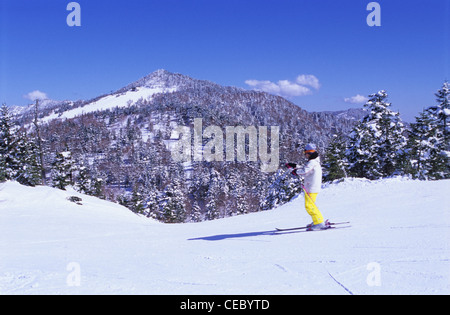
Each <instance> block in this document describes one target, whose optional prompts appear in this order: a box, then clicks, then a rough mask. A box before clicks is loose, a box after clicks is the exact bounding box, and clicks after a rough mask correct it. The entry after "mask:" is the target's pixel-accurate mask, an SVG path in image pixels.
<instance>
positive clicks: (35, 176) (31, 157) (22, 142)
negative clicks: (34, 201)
mask: <svg viewBox="0 0 450 315" xmlns="http://www.w3.org/2000/svg"><path fill="white" fill-rule="evenodd" d="M13 155H14V156H15V158H16V160H17V164H16V169H15V175H14V178H15V179H16V180H17V181H18V182H19V183H21V184H22V185H27V186H36V185H39V184H41V182H42V178H41V168H42V167H41V165H40V162H39V152H38V148H37V145H36V144H35V143H34V141H33V140H31V139H29V138H28V137H27V135H26V134H25V133H21V134H20V133H19V134H18V136H17V138H16V141H15V145H14V149H13Z"/></svg>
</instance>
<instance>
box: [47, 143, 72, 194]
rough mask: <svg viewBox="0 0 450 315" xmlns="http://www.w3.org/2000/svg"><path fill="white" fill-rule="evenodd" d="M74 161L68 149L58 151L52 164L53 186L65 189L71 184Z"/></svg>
mask: <svg viewBox="0 0 450 315" xmlns="http://www.w3.org/2000/svg"><path fill="white" fill-rule="evenodd" d="M73 171H74V161H73V160H72V153H71V152H70V151H64V152H58V153H57V154H56V158H55V160H54V162H53V164H52V182H53V187H55V188H59V189H62V190H65V189H66V187H67V186H69V185H72V184H73V181H72V180H73V177H72V176H73Z"/></svg>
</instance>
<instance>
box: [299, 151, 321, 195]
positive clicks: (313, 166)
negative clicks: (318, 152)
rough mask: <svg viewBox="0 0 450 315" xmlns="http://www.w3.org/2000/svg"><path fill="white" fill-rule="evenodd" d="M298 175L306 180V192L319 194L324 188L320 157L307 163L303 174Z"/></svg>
mask: <svg viewBox="0 0 450 315" xmlns="http://www.w3.org/2000/svg"><path fill="white" fill-rule="evenodd" d="M297 174H298V175H300V176H303V177H304V178H305V188H306V192H308V193H312V194H318V193H319V192H320V189H321V188H322V167H321V166H320V157H317V158H315V159H313V160H309V161H308V163H306V165H305V168H304V169H303V172H297Z"/></svg>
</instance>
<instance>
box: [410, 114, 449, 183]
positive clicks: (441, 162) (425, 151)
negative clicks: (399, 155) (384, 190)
mask: <svg viewBox="0 0 450 315" xmlns="http://www.w3.org/2000/svg"><path fill="white" fill-rule="evenodd" d="M442 137H443V135H442V133H441V132H440V130H439V127H438V125H437V122H436V120H435V119H434V117H433V115H432V113H431V112H430V111H428V110H424V111H423V112H422V113H421V114H420V115H419V116H418V117H416V122H415V123H413V124H411V132H410V136H409V140H408V148H409V152H408V154H409V158H410V159H409V160H410V168H409V169H408V173H410V174H412V176H413V178H418V179H422V180H426V179H441V178H446V175H445V173H447V176H448V175H449V172H448V160H447V159H446V158H445V156H444V155H442V150H441V148H440V144H441V139H442ZM446 169H447V172H446V171H445V170H446Z"/></svg>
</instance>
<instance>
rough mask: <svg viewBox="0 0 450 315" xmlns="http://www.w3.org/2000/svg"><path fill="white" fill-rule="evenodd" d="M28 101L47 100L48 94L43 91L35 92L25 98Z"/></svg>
mask: <svg viewBox="0 0 450 315" xmlns="http://www.w3.org/2000/svg"><path fill="white" fill-rule="evenodd" d="M23 97H24V98H26V99H27V100H30V101H35V100H46V99H48V97H47V94H46V93H44V92H41V91H38V90H36V91H33V92H30V93H28V94H25V95H24V96H23Z"/></svg>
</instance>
